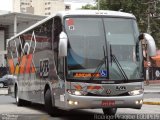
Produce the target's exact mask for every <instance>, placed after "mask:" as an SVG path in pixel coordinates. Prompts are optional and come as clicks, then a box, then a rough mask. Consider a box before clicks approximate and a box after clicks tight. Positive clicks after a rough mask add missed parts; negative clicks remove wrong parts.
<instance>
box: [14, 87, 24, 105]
mask: <svg viewBox="0 0 160 120" xmlns="http://www.w3.org/2000/svg"><path fill="white" fill-rule="evenodd" d="M15 98H16V104H17V106H23V103H24V101H23V100H22V99H20V98H19V93H18V88H17V86H16V87H15Z"/></svg>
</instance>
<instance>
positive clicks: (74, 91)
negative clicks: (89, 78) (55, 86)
mask: <svg viewBox="0 0 160 120" xmlns="http://www.w3.org/2000/svg"><path fill="white" fill-rule="evenodd" d="M67 92H68V93H69V94H72V95H77V96H81V95H86V92H84V91H78V90H67Z"/></svg>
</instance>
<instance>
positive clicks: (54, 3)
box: [13, 0, 65, 15]
mask: <svg viewBox="0 0 160 120" xmlns="http://www.w3.org/2000/svg"><path fill="white" fill-rule="evenodd" d="M13 3H14V4H13V5H14V7H13V8H14V10H13V11H14V12H27V8H28V7H33V10H34V11H33V14H35V15H50V14H54V13H57V12H58V11H64V10H65V4H64V0H14V2H13ZM30 13H32V12H30Z"/></svg>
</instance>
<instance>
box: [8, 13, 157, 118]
mask: <svg viewBox="0 0 160 120" xmlns="http://www.w3.org/2000/svg"><path fill="white" fill-rule="evenodd" d="M142 40H146V41H147V43H148V53H149V55H150V56H154V55H155V54H156V46H155V42H154V39H153V38H152V37H151V36H150V35H149V34H147V33H143V34H139V31H138V27H137V23H136V18H135V16H134V15H132V14H129V13H124V12H119V11H108V10H106V11H103V10H102V11H101V10H100V11H96V10H78V11H65V12H59V13H57V14H55V15H51V16H49V17H47V18H45V19H44V20H42V21H40V22H38V23H36V24H34V25H32V26H31V27H29V28H27V29H25V30H24V31H22V32H20V33H18V34H17V35H15V36H13V37H11V38H10V39H8V41H7V50H8V55H7V61H8V65H9V68H10V74H13V75H16V76H17V80H16V81H15V84H14V86H12V87H11V89H10V92H11V93H12V95H14V97H15V98H16V103H17V105H18V106H21V105H23V104H24V103H25V101H30V102H33V103H40V104H44V105H45V108H46V110H47V112H48V113H49V114H50V115H55V114H57V111H58V109H64V110H73V109H102V110H103V113H104V114H108V115H114V114H116V111H117V108H134V109H140V108H141V106H142V104H143V93H144V87H143V80H144V76H143V54H142V44H141V41H142Z"/></svg>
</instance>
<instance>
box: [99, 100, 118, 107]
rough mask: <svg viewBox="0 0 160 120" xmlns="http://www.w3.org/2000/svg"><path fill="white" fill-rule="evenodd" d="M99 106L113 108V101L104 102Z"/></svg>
mask: <svg viewBox="0 0 160 120" xmlns="http://www.w3.org/2000/svg"><path fill="white" fill-rule="evenodd" d="M101 105H102V107H107V106H115V100H104V101H102V104H101Z"/></svg>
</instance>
